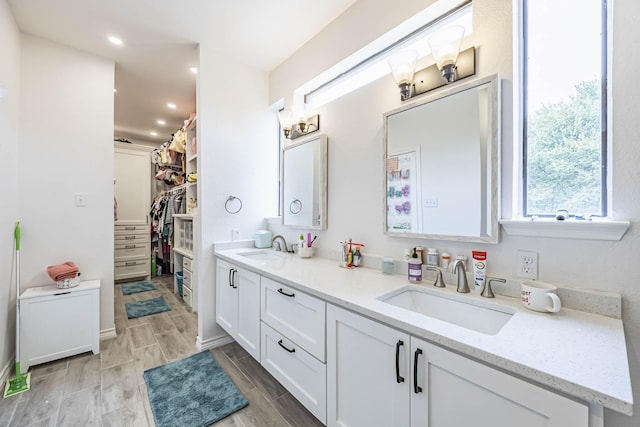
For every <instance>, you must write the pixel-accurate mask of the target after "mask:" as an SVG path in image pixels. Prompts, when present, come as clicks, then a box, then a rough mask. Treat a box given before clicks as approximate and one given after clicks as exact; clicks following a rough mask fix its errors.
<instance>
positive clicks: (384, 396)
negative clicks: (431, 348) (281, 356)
mask: <svg viewBox="0 0 640 427" xmlns="http://www.w3.org/2000/svg"><path fill="white" fill-rule="evenodd" d="M409 340H410V337H409V335H408V334H406V333H404V332H400V331H397V330H395V329H393V328H390V327H389V326H386V325H383V324H381V323H378V322H374V321H372V320H369V319H367V318H365V317H363V316H359V315H357V314H354V313H352V312H350V311H347V310H343V309H341V308H338V307H335V306H333V305H331V304H328V305H327V398H328V401H327V423H326V424H327V426H341V427H360V426H361V427H365V426H366V427H374V426H380V427H382V426H409V415H410V412H409V409H410V408H409V392H408V390H409V388H408V384H409V383H410V381H411V375H410V374H409V346H410V341H409ZM398 381H400V382H398Z"/></svg>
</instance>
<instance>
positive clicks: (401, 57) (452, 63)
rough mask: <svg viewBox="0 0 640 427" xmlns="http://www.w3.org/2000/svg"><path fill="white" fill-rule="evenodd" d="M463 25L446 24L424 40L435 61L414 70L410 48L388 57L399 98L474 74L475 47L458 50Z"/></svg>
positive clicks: (402, 98) (406, 97)
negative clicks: (425, 66) (446, 25)
mask: <svg viewBox="0 0 640 427" xmlns="http://www.w3.org/2000/svg"><path fill="white" fill-rule="evenodd" d="M463 37H464V27H462V26H452V27H446V28H444V29H442V30H440V31H438V32H437V33H435V34H433V35H432V36H431V37H430V38H429V39H428V40H427V43H429V47H430V48H431V53H432V55H433V58H434V59H435V61H436V63H435V64H434V65H431V66H429V67H427V68H423V69H421V70H419V71H416V72H415V73H414V72H413V70H414V69H415V59H413V58H416V59H417V53H416V52H414V51H402V52H399V53H397V54H395V55H393V56H392V57H391V58H389V67H390V68H391V72H392V73H393V77H394V78H395V79H396V83H397V84H398V87H399V88H400V99H401V100H402V101H406V100H408V99H410V98H413V97H414V96H417V95H421V94H423V93H425V92H428V91H431V90H433V89H437V88H439V87H442V86H445V85H447V84H449V83H453V82H454V81H457V80H462V79H464V78H466V77H470V76H473V75H475V73H476V49H475V47H473V46H472V47H470V48H468V49H466V50H464V51H462V52H460V45H461V44H462V38H463Z"/></svg>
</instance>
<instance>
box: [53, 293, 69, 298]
mask: <svg viewBox="0 0 640 427" xmlns="http://www.w3.org/2000/svg"><path fill="white" fill-rule="evenodd" d="M70 293H71V292H60V293H59V294H53V296H54V297H57V296H58V295H67V294H70Z"/></svg>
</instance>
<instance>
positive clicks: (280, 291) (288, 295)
mask: <svg viewBox="0 0 640 427" xmlns="http://www.w3.org/2000/svg"><path fill="white" fill-rule="evenodd" d="M278 293H281V294H282V295H284V296H285V297H289V298H293V297H295V296H296V294H295V293H294V292H291V293H290V294H288V293H286V292H285V291H283V290H282V288H280V289H278Z"/></svg>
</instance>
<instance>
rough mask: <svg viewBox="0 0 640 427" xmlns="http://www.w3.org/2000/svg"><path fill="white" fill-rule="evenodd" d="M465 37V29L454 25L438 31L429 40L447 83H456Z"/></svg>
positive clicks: (432, 52)
mask: <svg viewBox="0 0 640 427" xmlns="http://www.w3.org/2000/svg"><path fill="white" fill-rule="evenodd" d="M463 37H464V27H463V26H460V25H454V26H452V27H447V28H444V29H442V30H440V31H438V32H437V33H435V34H434V35H432V36H431V37H429V39H428V40H427V43H429V47H430V48H431V54H432V55H433V59H435V61H436V66H437V67H438V70H440V71H441V72H442V77H444V79H445V80H446V81H447V83H453V82H454V81H456V63H457V62H458V55H459V54H460V45H462V38H463Z"/></svg>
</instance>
